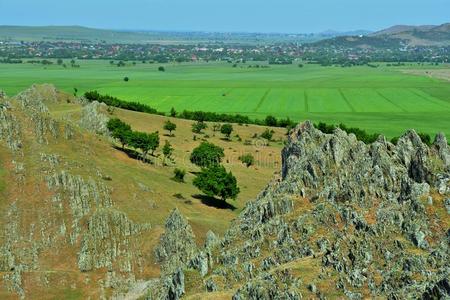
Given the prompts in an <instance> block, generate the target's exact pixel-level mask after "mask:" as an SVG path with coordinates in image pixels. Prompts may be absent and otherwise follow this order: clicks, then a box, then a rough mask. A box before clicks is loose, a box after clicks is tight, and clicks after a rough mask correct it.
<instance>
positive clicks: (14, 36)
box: [0, 25, 161, 43]
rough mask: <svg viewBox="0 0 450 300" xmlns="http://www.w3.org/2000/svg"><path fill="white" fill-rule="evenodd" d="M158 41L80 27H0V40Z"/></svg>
mask: <svg viewBox="0 0 450 300" xmlns="http://www.w3.org/2000/svg"><path fill="white" fill-rule="evenodd" d="M158 39H161V36H160V35H159V34H156V33H150V32H145V33H144V32H130V31H115V30H107V29H95V28H88V27H82V26H7V25H4V26H0V40H15V41H22V40H23V41H45V40H47V41H89V42H119V43H138V42H139V43H145V42H150V41H155V40H158Z"/></svg>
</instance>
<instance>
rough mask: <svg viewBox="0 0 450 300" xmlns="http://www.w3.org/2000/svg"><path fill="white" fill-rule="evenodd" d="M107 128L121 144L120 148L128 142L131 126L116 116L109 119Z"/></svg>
mask: <svg viewBox="0 0 450 300" xmlns="http://www.w3.org/2000/svg"><path fill="white" fill-rule="evenodd" d="M106 126H107V128H108V130H109V131H110V132H111V136H112V137H113V138H115V139H117V140H119V142H120V143H121V144H122V149H124V148H125V145H127V144H129V143H130V140H131V136H132V131H131V126H130V125H128V124H127V123H125V122H123V121H121V120H120V119H118V118H114V119H110V120H109V121H108V123H107V125H106Z"/></svg>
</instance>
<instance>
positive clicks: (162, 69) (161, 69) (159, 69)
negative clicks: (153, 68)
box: [158, 66, 166, 72]
mask: <svg viewBox="0 0 450 300" xmlns="http://www.w3.org/2000/svg"><path fill="white" fill-rule="evenodd" d="M158 71H160V72H165V71H166V69H165V68H164V67H163V66H160V67H159V68H158Z"/></svg>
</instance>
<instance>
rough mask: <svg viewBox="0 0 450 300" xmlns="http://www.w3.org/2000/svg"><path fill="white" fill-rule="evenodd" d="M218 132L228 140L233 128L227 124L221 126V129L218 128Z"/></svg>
mask: <svg viewBox="0 0 450 300" xmlns="http://www.w3.org/2000/svg"><path fill="white" fill-rule="evenodd" d="M220 132H221V133H222V134H224V135H225V137H226V138H227V139H228V140H229V139H230V135H231V133H232V132H233V126H232V125H231V124H229V123H226V124H223V125H222V127H220Z"/></svg>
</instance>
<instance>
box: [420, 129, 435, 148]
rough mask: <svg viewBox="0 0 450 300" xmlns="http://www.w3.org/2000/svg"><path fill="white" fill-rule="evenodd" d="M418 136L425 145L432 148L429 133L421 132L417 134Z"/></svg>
mask: <svg viewBox="0 0 450 300" xmlns="http://www.w3.org/2000/svg"><path fill="white" fill-rule="evenodd" d="M417 135H418V136H419V137H420V139H421V140H422V143H424V144H425V145H428V146H431V144H432V142H431V136H430V135H429V134H428V133H423V132H419V133H417Z"/></svg>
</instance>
